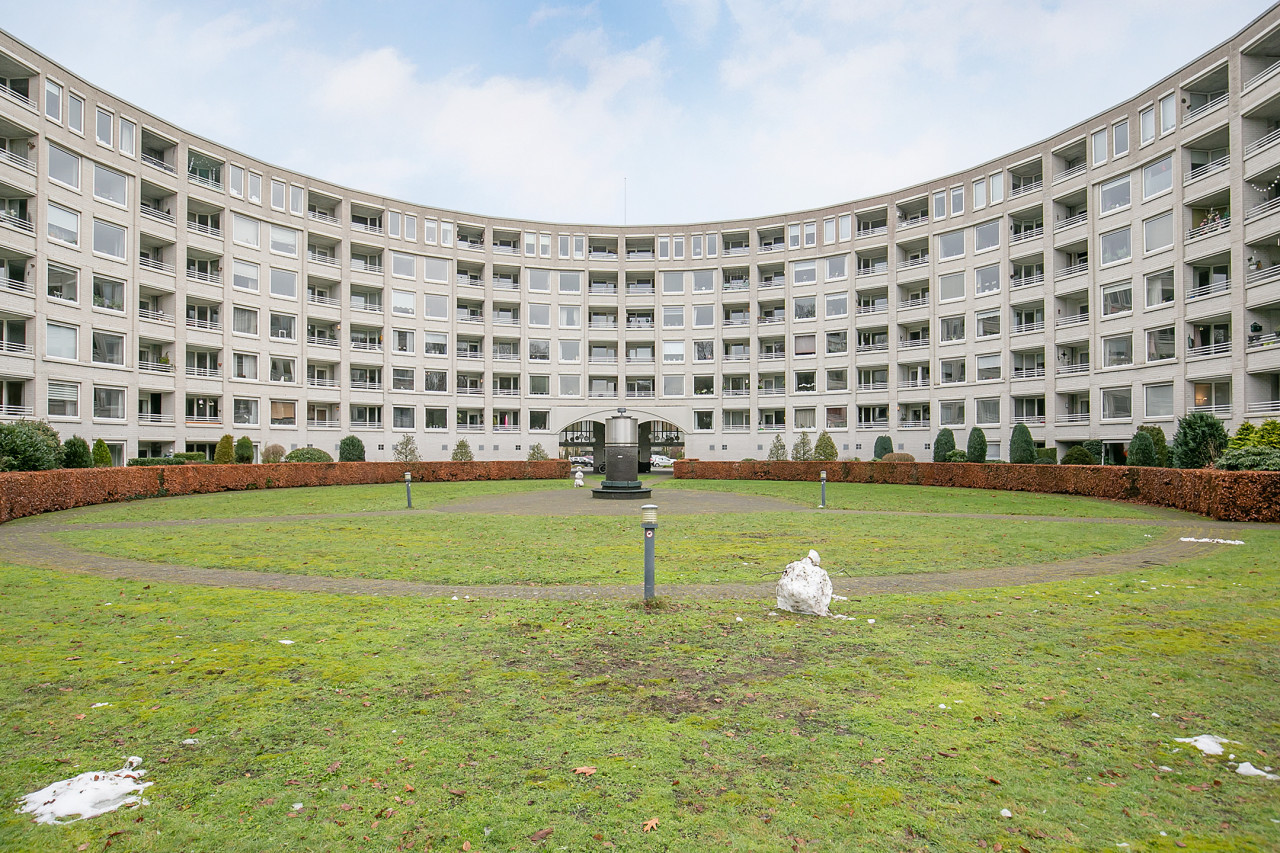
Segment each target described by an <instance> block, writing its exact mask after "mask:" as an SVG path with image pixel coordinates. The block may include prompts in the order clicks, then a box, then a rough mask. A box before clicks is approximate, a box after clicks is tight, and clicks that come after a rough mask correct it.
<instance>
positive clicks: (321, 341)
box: [307, 335, 342, 348]
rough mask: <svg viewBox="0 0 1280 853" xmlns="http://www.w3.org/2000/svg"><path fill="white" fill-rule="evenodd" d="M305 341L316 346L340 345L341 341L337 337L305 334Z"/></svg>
mask: <svg viewBox="0 0 1280 853" xmlns="http://www.w3.org/2000/svg"><path fill="white" fill-rule="evenodd" d="M307 343H309V344H311V345H313V346H318V347H335V348H336V347H340V346H342V343H341V342H340V341H339V340H338V339H337V338H326V337H323V336H321V335H307Z"/></svg>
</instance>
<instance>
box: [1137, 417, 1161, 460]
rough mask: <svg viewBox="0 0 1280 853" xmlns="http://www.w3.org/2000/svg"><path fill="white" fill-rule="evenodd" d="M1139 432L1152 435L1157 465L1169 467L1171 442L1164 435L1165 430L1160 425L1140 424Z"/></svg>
mask: <svg viewBox="0 0 1280 853" xmlns="http://www.w3.org/2000/svg"><path fill="white" fill-rule="evenodd" d="M1138 432H1145V433H1146V434H1147V435H1149V436H1151V444H1152V445H1153V446H1154V447H1155V449H1156V465H1157V466H1158V467H1160V468H1168V467H1169V442H1168V440H1167V439H1166V438H1165V437H1164V430H1163V429H1161V428H1160V427H1158V426H1140V427H1138Z"/></svg>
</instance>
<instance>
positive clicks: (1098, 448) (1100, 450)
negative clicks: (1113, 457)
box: [1080, 438, 1106, 465]
mask: <svg viewBox="0 0 1280 853" xmlns="http://www.w3.org/2000/svg"><path fill="white" fill-rule="evenodd" d="M1080 446H1081V447H1083V448H1084V449H1085V450H1086V451H1088V453H1089V455H1090V456H1092V457H1093V464H1094V465H1102V464H1103V460H1102V455H1103V454H1104V453H1105V452H1106V449H1105V448H1104V447H1103V446H1102V442H1101V441H1099V440H1098V439H1096V438H1090V439H1087V440H1085V441H1082V442H1080Z"/></svg>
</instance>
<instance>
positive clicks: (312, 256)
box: [307, 249, 339, 267]
mask: <svg viewBox="0 0 1280 853" xmlns="http://www.w3.org/2000/svg"><path fill="white" fill-rule="evenodd" d="M307 260H309V261H311V262H312V263H313V264H324V265H325V266H330V267H336V266H339V263H338V259H337V258H336V257H334V256H333V255H324V254H321V253H320V252H313V251H311V250H310V249H308V250H307Z"/></svg>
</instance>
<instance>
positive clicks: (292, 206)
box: [289, 185, 306, 216]
mask: <svg viewBox="0 0 1280 853" xmlns="http://www.w3.org/2000/svg"><path fill="white" fill-rule="evenodd" d="M304 207H306V197H305V194H304V193H303V190H302V187H297V186H292V185H290V187H289V212H290V213H292V214H293V215H294V216H301V215H302V210H303V208H304Z"/></svg>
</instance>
